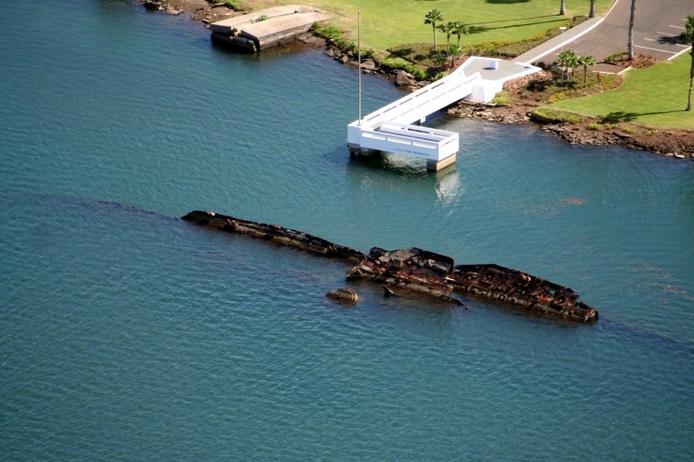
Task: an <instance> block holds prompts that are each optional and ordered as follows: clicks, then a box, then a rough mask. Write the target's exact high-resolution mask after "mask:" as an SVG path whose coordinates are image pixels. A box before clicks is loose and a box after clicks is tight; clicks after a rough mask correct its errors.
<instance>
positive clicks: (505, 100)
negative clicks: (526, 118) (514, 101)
mask: <svg viewBox="0 0 694 462" xmlns="http://www.w3.org/2000/svg"><path fill="white" fill-rule="evenodd" d="M510 102H511V97H510V96H509V94H508V92H507V91H500V92H499V93H497V95H496V96H495V97H494V99H493V100H492V104H496V105H497V106H508V105H509V103H510Z"/></svg>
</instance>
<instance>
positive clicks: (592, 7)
mask: <svg viewBox="0 0 694 462" xmlns="http://www.w3.org/2000/svg"><path fill="white" fill-rule="evenodd" d="M588 17H589V18H594V17H595V0H590V13H588Z"/></svg>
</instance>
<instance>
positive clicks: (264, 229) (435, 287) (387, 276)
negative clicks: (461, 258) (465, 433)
mask: <svg viewBox="0 0 694 462" xmlns="http://www.w3.org/2000/svg"><path fill="white" fill-rule="evenodd" d="M182 219H183V220H185V221H188V222H191V223H194V224H197V225H202V226H208V227H212V228H216V229H219V230H222V231H226V232H231V233H238V234H244V235H247V236H251V237H254V238H258V239H262V240H267V241H269V242H274V243H276V244H279V245H285V246H289V247H294V248H297V249H300V250H303V251H306V252H309V253H312V254H314V255H318V256H323V257H328V258H333V259H338V260H342V261H344V262H345V263H349V264H351V265H352V268H351V269H350V270H349V271H348V272H347V279H348V280H351V281H355V280H371V281H373V282H376V283H380V284H382V285H383V286H384V289H385V292H386V294H393V293H394V292H393V289H394V288H398V289H403V290H406V291H412V292H417V293H423V294H426V295H430V296H433V297H437V298H441V299H444V300H448V301H451V302H454V303H457V304H461V305H462V304H463V303H462V301H461V300H460V298H458V297H457V294H458V295H460V294H464V295H470V296H473V297H479V298H484V299H486V300H490V301H493V302H497V303H504V304H508V305H512V306H515V307H518V308H520V309H522V310H524V311H527V312H530V313H535V314H539V315H543V316H548V317H552V318H558V319H566V320H570V321H575V322H590V321H596V320H597V319H598V312H597V311H596V310H595V308H592V307H590V306H588V305H586V304H585V303H583V302H581V301H579V296H578V294H577V293H576V292H574V291H573V290H572V289H570V288H568V287H564V286H560V285H558V284H555V283H553V282H550V281H547V280H545V279H542V278H538V277H536V276H532V275H530V274H527V273H523V272H521V271H517V270H514V269H511V268H506V267H503V266H499V265H495V264H477V265H457V266H456V265H455V262H454V261H453V259H452V258H450V257H447V256H445V255H440V254H437V253H433V252H428V251H426V250H422V249H417V248H409V249H400V250H393V251H388V250H384V249H381V248H378V247H374V248H372V249H371V251H370V252H369V253H368V254H366V255H365V254H363V253H361V252H359V251H358V250H354V249H351V248H349V247H345V246H341V245H338V244H334V243H332V242H330V241H326V240H325V239H322V238H320V237H316V236H313V235H311V234H308V233H304V232H302V231H296V230H293V229H288V228H284V227H282V226H278V225H269V224H264V223H257V222H254V221H248V220H242V219H239V218H235V217H232V216H229V215H221V214H218V213H215V212H203V211H199V210H196V211H193V212H190V213H188V214H187V215H185V216H183V217H182Z"/></svg>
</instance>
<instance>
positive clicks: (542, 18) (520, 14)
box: [243, 0, 613, 56]
mask: <svg viewBox="0 0 694 462" xmlns="http://www.w3.org/2000/svg"><path fill="white" fill-rule="evenodd" d="M612 1H613V0H596V7H597V11H598V13H601V12H604V11H605V10H606V9H607V8H609V6H610V4H611V3H612ZM243 2H247V3H248V4H254V5H255V4H259V5H260V4H262V5H263V6H270V5H271V4H277V3H278V2H276V1H273V2H270V0H243ZM582 2H584V3H585V4H584V5H582V4H581V3H582ZM280 3H290V2H289V0H282V2H280ZM293 3H296V2H293ZM299 3H300V2H299ZM557 3H558V2H557V0H530V1H518V0H503V2H502V1H495V2H494V3H492V2H488V1H486V0H436V1H425V0H422V1H414V0H311V2H310V4H311V5H313V6H315V7H317V8H320V9H322V10H325V11H327V12H329V13H330V14H331V15H332V17H333V19H332V22H333V24H335V25H336V26H337V27H339V28H340V29H342V30H343V31H345V32H346V34H347V37H350V38H356V32H357V21H356V17H355V16H356V11H357V10H361V18H362V28H361V44H362V46H364V47H367V48H369V47H371V48H374V49H375V50H376V51H377V52H382V51H385V50H387V49H389V48H392V47H395V46H400V45H402V44H404V43H409V44H413V43H416V44H420V45H424V46H427V48H430V47H431V44H432V30H431V25H427V26H425V25H424V24H423V22H424V15H425V14H426V12H427V11H428V10H430V9H432V8H436V9H438V10H439V11H440V12H442V13H443V16H444V17H445V19H446V20H451V21H464V22H465V24H466V25H467V26H469V27H470V29H471V30H470V33H469V35H465V34H462V35H465V36H461V43H462V44H465V45H473V44H478V43H482V42H490V41H492V42H493V41H507V42H509V43H515V42H518V41H523V40H527V39H529V38H531V37H534V36H538V35H544V34H545V33H546V32H547V31H549V30H557V29H558V28H559V26H568V25H570V22H569V21H570V19H569V18H568V17H567V16H558V15H557ZM568 7H569V11H568V13H569V15H575V14H586V13H588V3H587V2H586V1H585V0H581V1H578V0H572V1H569V2H568ZM441 22H443V21H438V22H437V24H439V23H441ZM556 33H558V31H557V32H556ZM436 34H437V38H438V39H440V42H441V43H440V44H445V41H443V39H445V36H444V35H443V34H441V32H439V31H438V30H437V31H436ZM451 42H456V36H455V34H452V36H451ZM502 51H503V52H504V53H507V52H506V51H505V50H502ZM517 54H518V53H517V52H516V53H514V54H513V56H517ZM507 55H508V56H510V55H511V54H509V53H507Z"/></svg>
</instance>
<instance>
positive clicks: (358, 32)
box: [357, 10, 361, 125]
mask: <svg viewBox="0 0 694 462" xmlns="http://www.w3.org/2000/svg"><path fill="white" fill-rule="evenodd" d="M357 62H358V69H357V71H358V73H359V77H358V79H359V125H361V10H357Z"/></svg>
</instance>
